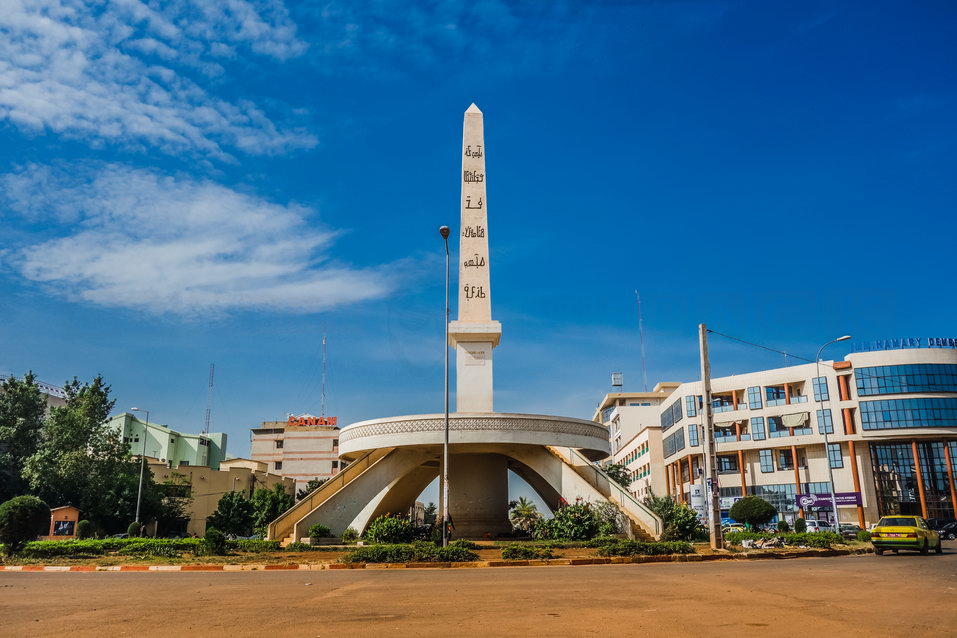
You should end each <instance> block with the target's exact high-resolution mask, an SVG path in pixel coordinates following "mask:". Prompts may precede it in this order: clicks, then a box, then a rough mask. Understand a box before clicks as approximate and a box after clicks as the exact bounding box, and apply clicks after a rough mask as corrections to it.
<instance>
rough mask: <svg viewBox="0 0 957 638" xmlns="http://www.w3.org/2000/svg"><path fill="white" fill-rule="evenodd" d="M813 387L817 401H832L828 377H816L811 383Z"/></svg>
mask: <svg viewBox="0 0 957 638" xmlns="http://www.w3.org/2000/svg"><path fill="white" fill-rule="evenodd" d="M811 385H813V386H814V400H815V401H829V400H830V399H831V395H830V393H829V392H828V389H827V377H814V379H812V381H811Z"/></svg>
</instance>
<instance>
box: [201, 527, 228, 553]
mask: <svg viewBox="0 0 957 638" xmlns="http://www.w3.org/2000/svg"><path fill="white" fill-rule="evenodd" d="M203 551H204V552H205V553H207V554H213V555H214V556H224V555H225V554H226V535H225V534H223V533H222V532H221V531H219V530H218V529H216V528H215V527H207V528H206V536H205V537H204V538H203Z"/></svg>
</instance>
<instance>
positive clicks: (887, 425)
mask: <svg viewBox="0 0 957 638" xmlns="http://www.w3.org/2000/svg"><path fill="white" fill-rule="evenodd" d="M860 407H861V427H863V428H864V429H865V430H890V429H895V428H940V427H955V426H957V399H881V400H878V401H861V402H860Z"/></svg>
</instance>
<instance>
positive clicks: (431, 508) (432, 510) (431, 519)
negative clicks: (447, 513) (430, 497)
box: [425, 503, 438, 525]
mask: <svg viewBox="0 0 957 638" xmlns="http://www.w3.org/2000/svg"><path fill="white" fill-rule="evenodd" d="M437 510H438V508H437V507H436V506H435V503H429V504H428V505H426V506H425V524H426V525H435V518H436V515H437V514H436V512H437Z"/></svg>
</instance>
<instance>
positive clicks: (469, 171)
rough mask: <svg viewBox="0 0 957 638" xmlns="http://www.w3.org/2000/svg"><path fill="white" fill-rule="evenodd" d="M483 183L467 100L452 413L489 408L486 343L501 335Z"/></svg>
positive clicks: (480, 146) (478, 130)
mask: <svg viewBox="0 0 957 638" xmlns="http://www.w3.org/2000/svg"><path fill="white" fill-rule="evenodd" d="M485 184H486V179H485V131H484V123H483V120H482V111H480V110H479V108H478V107H477V106H475V105H474V104H472V105H471V106H470V107H469V108H468V110H466V111H465V123H464V125H463V128H462V220H461V225H460V229H461V230H460V232H459V306H458V311H459V315H458V320H457V321H453V322H452V323H451V324H450V325H449V343H450V345H452V346H454V347H455V406H456V412H492V348H494V347H495V346H497V345H498V343H499V339H500V338H501V336H502V325H501V324H500V323H499V322H498V321H493V320H492V294H491V285H490V279H489V253H488V212H487V211H488V199H487V197H486V192H485Z"/></svg>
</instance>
